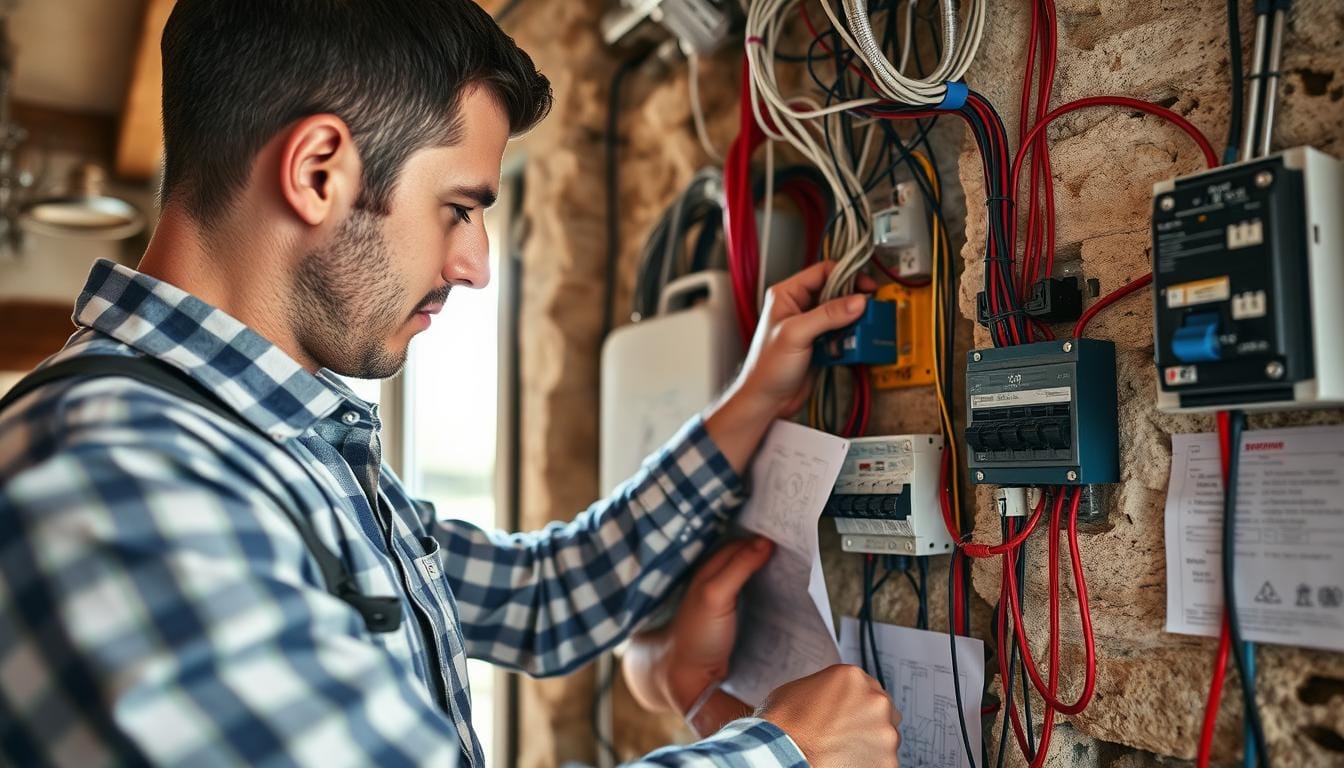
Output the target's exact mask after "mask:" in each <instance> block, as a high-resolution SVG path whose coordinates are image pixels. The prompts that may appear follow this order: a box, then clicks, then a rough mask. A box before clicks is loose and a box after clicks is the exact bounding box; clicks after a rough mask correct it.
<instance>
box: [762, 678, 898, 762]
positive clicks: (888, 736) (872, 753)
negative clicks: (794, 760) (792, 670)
mask: <svg viewBox="0 0 1344 768" xmlns="http://www.w3.org/2000/svg"><path fill="white" fill-rule="evenodd" d="M756 714H757V716H758V717H761V718H763V719H765V720H769V721H770V722H772V723H774V724H775V725H777V726H779V727H780V729H781V730H783V731H784V732H785V733H787V734H789V737H790V738H792V739H793V742H794V743H795V744H797V745H798V748H799V749H801V750H802V751H803V757H805V758H807V762H808V765H812V766H817V768H832V767H833V766H834V767H835V768H850V767H851V766H853V767H854V768H858V766H864V768H898V764H899V760H898V757H897V750H898V749H899V748H900V745H901V734H900V731H898V730H897V728H898V727H899V726H900V724H901V713H900V712H897V711H896V709H895V707H893V706H892V705H891V699H889V698H887V694H886V692H885V691H883V690H882V687H881V686H879V685H878V684H877V681H876V680H874V679H873V678H871V677H869V676H868V675H866V674H864V672H863V670H861V669H859V668H858V667H854V666H850V665H848V664H836V665H835V666H833V667H827V668H826V669H823V670H822V671H820V672H817V673H816V674H813V675H808V676H807V677H804V678H802V679H801V680H795V681H793V682H792V683H788V684H786V685H781V686H780V687H778V688H776V689H775V690H774V691H773V692H771V694H770V695H769V697H767V698H766V700H765V703H764V704H762V705H761V708H760V709H759V710H758V711H757V713H756Z"/></svg>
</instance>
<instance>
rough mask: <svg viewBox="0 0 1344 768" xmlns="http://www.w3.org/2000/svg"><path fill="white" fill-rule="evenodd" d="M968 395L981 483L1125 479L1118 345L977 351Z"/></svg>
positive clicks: (970, 437)
mask: <svg viewBox="0 0 1344 768" xmlns="http://www.w3.org/2000/svg"><path fill="white" fill-rule="evenodd" d="M966 397H967V414H968V420H967V424H966V444H967V446H968V448H967V452H966V460H967V466H968V467H969V469H970V472H971V478H972V480H974V482H976V483H993V484H995V485H1009V486H1031V485H1037V486H1039V485H1092V484H1097V483H1115V482H1119V480H1120V448H1119V433H1118V430H1117V427H1116V395H1115V345H1114V344H1113V343H1111V342H1109V341H1100V340H1095V339H1070V340H1068V341H1043V342H1038V343H1035V344H1022V345H1019V346H1013V347H995V348H992V349H981V350H976V351H974V352H971V353H970V354H969V355H968V357H967V362H966Z"/></svg>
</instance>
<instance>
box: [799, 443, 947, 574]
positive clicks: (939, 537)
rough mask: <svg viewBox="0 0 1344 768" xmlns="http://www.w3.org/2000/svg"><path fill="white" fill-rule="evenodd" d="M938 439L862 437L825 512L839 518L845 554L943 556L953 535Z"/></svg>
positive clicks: (847, 459)
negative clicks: (942, 501) (946, 517)
mask: <svg viewBox="0 0 1344 768" xmlns="http://www.w3.org/2000/svg"><path fill="white" fill-rule="evenodd" d="M942 459H943V438H942V437H941V436H939V435H892V436H887V437H861V438H858V439H855V440H852V441H850V444H849V454H848V455H847V456H846V457H845V464H844V466H843V467H842V468H841V470H840V477H839V479H837V480H836V481H835V490H834V491H832V492H831V497H830V499H828V500H827V502H826V508H825V511H824V512H823V514H824V515H826V516H827V517H832V518H834V519H835V528H836V530H837V531H839V533H840V547H841V549H843V550H844V551H846V552H866V553H871V554H884V555H942V554H947V553H948V552H951V551H952V545H953V543H952V537H951V536H950V535H949V534H948V532H947V525H946V524H945V523H944V522H943V514H942V508H941V507H940V506H939V502H938V495H939V488H940V485H939V482H940V481H939V469H940V468H941V466H942Z"/></svg>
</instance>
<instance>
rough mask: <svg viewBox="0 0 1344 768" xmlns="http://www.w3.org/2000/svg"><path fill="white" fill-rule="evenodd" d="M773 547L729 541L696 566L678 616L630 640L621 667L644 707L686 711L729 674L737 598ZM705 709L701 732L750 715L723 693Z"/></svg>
mask: <svg viewBox="0 0 1344 768" xmlns="http://www.w3.org/2000/svg"><path fill="white" fill-rule="evenodd" d="M773 548H774V545H773V544H772V543H771V541H770V540H769V539H765V538H761V537H752V538H749V539H741V540H739V541H732V542H729V543H727V544H725V545H724V546H723V547H721V548H720V549H719V550H718V551H717V552H715V553H714V554H713V555H711V556H710V557H709V559H707V560H705V562H704V563H703V564H702V565H701V566H700V567H699V568H698V569H697V570H696V572H695V576H694V577H692V579H691V583H690V586H689V587H687V589H686V595H685V596H684V597H683V598H682V601H681V606H680V607H679V608H678V609H677V617H676V619H674V620H673V621H672V623H671V624H669V625H668V626H666V627H664V628H662V629H660V630H656V631H654V632H651V633H646V634H642V635H637V636H635V637H634V638H633V639H632V641H631V643H630V646H629V647H628V648H627V650H626V652H625V656H624V658H623V660H622V665H621V667H622V669H623V670H624V672H625V679H626V682H627V683H628V684H629V686H630V689H631V691H632V692H633V693H634V695H635V698H636V700H638V701H639V702H640V704H642V705H643V706H644V707H645V708H646V709H650V710H653V711H660V710H663V711H665V710H669V709H671V710H674V711H676V712H677V713H679V714H682V715H684V714H685V713H686V710H687V709H689V708H690V707H691V705H692V704H694V703H695V701H696V699H697V698H699V696H700V694H701V693H703V692H704V691H705V690H706V689H708V688H709V686H711V685H713V684H715V683H718V682H721V681H722V680H723V679H724V678H726V677H727V676H728V658H729V656H731V655H732V652H733V642H734V641H735V640H736V639H737V597H738V595H739V594H740V593H741V591H742V586H743V585H744V584H746V583H747V579H749V578H751V575H752V574H754V573H756V571H758V570H760V568H761V566H762V565H765V561H766V560H769V559H770V553H771V552H772V551H773ZM703 709H704V710H706V712H705V714H706V718H703V719H701V718H697V722H696V724H695V725H696V729H697V730H699V731H700V732H701V733H708V732H712V731H715V730H717V729H718V728H719V726H721V725H723V724H724V723H727V722H728V721H730V720H734V719H736V718H738V717H742V716H744V715H746V714H748V711H747V710H748V708H747V706H746V705H745V704H742V703H741V702H739V701H737V700H736V699H734V698H733V697H731V696H728V695H727V694H725V693H721V692H720V693H717V694H715V696H714V700H711V701H710V702H707V706H705V707H704V708H703ZM716 712H717V713H719V714H718V715H717V716H716V715H714V713H716Z"/></svg>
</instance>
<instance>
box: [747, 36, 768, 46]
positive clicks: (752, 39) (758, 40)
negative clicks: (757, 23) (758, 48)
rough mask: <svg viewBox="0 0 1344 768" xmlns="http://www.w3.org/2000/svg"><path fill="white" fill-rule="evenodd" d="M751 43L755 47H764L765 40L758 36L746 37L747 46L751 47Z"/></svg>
mask: <svg viewBox="0 0 1344 768" xmlns="http://www.w3.org/2000/svg"><path fill="white" fill-rule="evenodd" d="M752 43H755V44H756V45H765V38H763V37H761V36H760V35H749V36H748V37H747V45H751V44H752Z"/></svg>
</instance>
